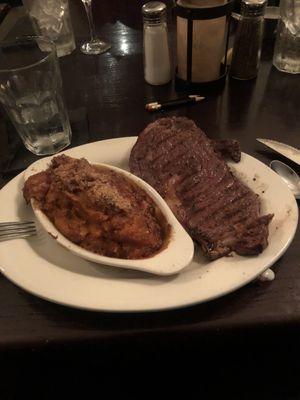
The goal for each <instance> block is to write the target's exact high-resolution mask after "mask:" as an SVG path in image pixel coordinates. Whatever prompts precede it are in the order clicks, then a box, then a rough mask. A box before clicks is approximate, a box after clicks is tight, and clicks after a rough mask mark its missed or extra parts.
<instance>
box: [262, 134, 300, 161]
mask: <svg viewBox="0 0 300 400" xmlns="http://www.w3.org/2000/svg"><path fill="white" fill-rule="evenodd" d="M256 140H258V141H259V142H260V143H263V144H264V145H265V146H268V147H270V148H271V149H272V150H275V151H276V152H277V153H279V154H282V155H283V156H285V157H287V158H289V159H290V160H292V161H294V162H295V163H297V164H298V165H300V150H298V149H296V148H295V147H292V146H290V145H288V144H285V143H281V142H277V140H271V139H261V138H258V139H256Z"/></svg>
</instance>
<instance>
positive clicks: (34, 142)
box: [0, 37, 71, 155]
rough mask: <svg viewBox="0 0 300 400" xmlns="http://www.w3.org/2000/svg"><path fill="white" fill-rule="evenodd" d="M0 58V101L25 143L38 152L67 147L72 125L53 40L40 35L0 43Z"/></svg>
mask: <svg viewBox="0 0 300 400" xmlns="http://www.w3.org/2000/svg"><path fill="white" fill-rule="evenodd" d="M45 49H47V50H45ZM0 59H1V64H0V102H1V103H2V105H3V106H4V109H5V110H6V112H7V114H8V116H9V117H10V119H11V121H12V123H13V125H14V126H15V128H16V130H17V132H18V133H19V135H20V137H21V139H22V140H23V143H24V145H25V147H26V148H27V149H28V150H30V151H31V152H32V153H34V154H37V155H48V154H55V153H57V152H58V151H60V150H62V149H64V148H65V147H67V146H68V145H69V144H70V141H71V128H70V123H69V118H68V114H67V110H66V107H65V104H64V99H63V91H62V80H61V75H60V69H59V65H58V60H57V56H56V51H55V45H54V43H51V42H50V41H47V40H45V39H43V38H40V37H30V38H26V39H20V40H17V41H15V42H13V43H2V44H1V45H0Z"/></svg>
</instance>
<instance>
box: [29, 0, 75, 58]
mask: <svg viewBox="0 0 300 400" xmlns="http://www.w3.org/2000/svg"><path fill="white" fill-rule="evenodd" d="M23 2H24V5H25V7H26V9H27V12H28V15H29V17H30V19H31V21H32V25H33V28H34V30H35V33H36V34H37V35H39V36H43V37H44V38H46V39H49V40H51V41H52V42H54V43H55V45H56V51H57V55H58V57H61V56H65V55H67V54H70V53H71V52H72V51H73V50H74V49H75V47H76V45H75V40H74V34H73V28H72V23H71V18H70V12H69V3H68V0H23Z"/></svg>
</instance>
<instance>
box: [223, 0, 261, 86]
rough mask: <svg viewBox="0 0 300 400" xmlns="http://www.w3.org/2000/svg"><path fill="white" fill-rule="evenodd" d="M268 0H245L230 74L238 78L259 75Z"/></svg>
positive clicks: (242, 5)
mask: <svg viewBox="0 0 300 400" xmlns="http://www.w3.org/2000/svg"><path fill="white" fill-rule="evenodd" d="M266 3H267V2H266V0H243V1H242V3H241V16H240V17H239V22H238V27H237V31H236V37H235V41H234V46H233V53H232V61H231V65H230V71H229V74H230V76H231V77H232V78H236V79H242V80H247V79H253V78H255V77H256V76H257V73H258V69H259V63H260V54H261V47H262V39H263V33H264V13H265V8H266Z"/></svg>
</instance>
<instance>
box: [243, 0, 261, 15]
mask: <svg viewBox="0 0 300 400" xmlns="http://www.w3.org/2000/svg"><path fill="white" fill-rule="evenodd" d="M266 5H267V0H243V1H242V4H241V14H242V16H243V17H260V16H261V15H264V13H265V9H266Z"/></svg>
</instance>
